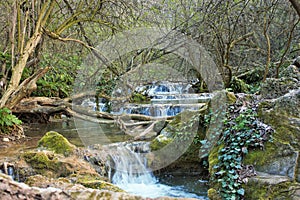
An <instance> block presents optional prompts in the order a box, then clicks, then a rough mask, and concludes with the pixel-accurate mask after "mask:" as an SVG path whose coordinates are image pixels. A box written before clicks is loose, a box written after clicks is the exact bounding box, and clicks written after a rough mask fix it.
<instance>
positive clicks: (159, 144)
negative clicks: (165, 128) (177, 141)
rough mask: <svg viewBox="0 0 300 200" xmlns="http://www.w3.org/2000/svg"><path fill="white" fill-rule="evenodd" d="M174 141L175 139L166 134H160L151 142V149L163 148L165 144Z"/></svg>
mask: <svg viewBox="0 0 300 200" xmlns="http://www.w3.org/2000/svg"><path fill="white" fill-rule="evenodd" d="M172 141H173V140H172V139H171V138H167V137H166V136H164V135H159V136H157V137H156V138H155V139H154V140H152V141H151V143H150V148H151V151H157V150H159V149H161V148H163V147H164V146H166V145H168V144H169V143H171V142H172Z"/></svg>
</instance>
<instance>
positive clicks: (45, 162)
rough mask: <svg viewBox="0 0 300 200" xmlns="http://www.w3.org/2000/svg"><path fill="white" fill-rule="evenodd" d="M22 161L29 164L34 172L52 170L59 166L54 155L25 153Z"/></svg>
mask: <svg viewBox="0 0 300 200" xmlns="http://www.w3.org/2000/svg"><path fill="white" fill-rule="evenodd" d="M22 156H23V158H24V160H25V161H26V162H27V163H29V164H30V165H31V166H32V167H33V168H34V169H36V170H54V169H56V168H58V167H59V166H60V163H59V162H58V160H57V158H55V156H54V154H49V153H48V154H47V153H45V152H42V151H41V152H32V151H29V152H25V153H24V154H23V155H22Z"/></svg>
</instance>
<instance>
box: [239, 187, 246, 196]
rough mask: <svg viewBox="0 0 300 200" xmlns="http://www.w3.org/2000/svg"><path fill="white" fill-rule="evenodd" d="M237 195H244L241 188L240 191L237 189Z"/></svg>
mask: <svg viewBox="0 0 300 200" xmlns="http://www.w3.org/2000/svg"><path fill="white" fill-rule="evenodd" d="M237 193H238V194H239V195H243V196H244V195H245V190H244V189H243V188H241V189H239V190H238V191H237Z"/></svg>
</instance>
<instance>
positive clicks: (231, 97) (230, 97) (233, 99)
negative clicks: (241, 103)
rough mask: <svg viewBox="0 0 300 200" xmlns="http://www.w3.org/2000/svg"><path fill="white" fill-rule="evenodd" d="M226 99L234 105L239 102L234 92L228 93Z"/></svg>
mask: <svg viewBox="0 0 300 200" xmlns="http://www.w3.org/2000/svg"><path fill="white" fill-rule="evenodd" d="M226 97H227V101H228V103H229V104H234V103H235V102H236V100H237V98H236V96H235V95H234V93H233V92H227V93H226Z"/></svg>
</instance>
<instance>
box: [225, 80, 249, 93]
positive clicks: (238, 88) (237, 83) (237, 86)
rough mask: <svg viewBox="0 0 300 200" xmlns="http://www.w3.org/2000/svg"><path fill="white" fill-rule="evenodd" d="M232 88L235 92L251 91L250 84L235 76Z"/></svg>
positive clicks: (231, 84)
mask: <svg viewBox="0 0 300 200" xmlns="http://www.w3.org/2000/svg"><path fill="white" fill-rule="evenodd" d="M230 88H231V89H232V91H233V92H235V93H248V92H249V91H250V86H249V85H248V84H247V83H245V82H244V81H243V80H242V79H239V78H237V77H235V76H234V77H233V78H232V80H231V83H230Z"/></svg>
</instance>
